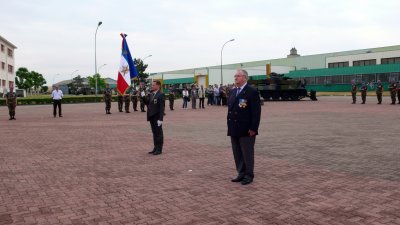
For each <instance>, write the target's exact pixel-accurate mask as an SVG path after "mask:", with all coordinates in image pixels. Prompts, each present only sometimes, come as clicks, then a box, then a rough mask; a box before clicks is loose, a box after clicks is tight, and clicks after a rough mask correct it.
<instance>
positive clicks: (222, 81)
mask: <svg viewBox="0 0 400 225" xmlns="http://www.w3.org/2000/svg"><path fill="white" fill-rule="evenodd" d="M234 40H235V39H231V40H229V41H227V42H225V44H224V45H222V48H221V84H223V83H224V79H223V77H222V51H223V50H224V47H225V45H226V44H228V43H229V42H231V41H234Z"/></svg>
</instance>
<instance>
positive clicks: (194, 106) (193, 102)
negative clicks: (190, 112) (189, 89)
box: [192, 98, 196, 109]
mask: <svg viewBox="0 0 400 225" xmlns="http://www.w3.org/2000/svg"><path fill="white" fill-rule="evenodd" d="M192 109H196V98H192Z"/></svg>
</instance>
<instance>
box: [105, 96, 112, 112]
mask: <svg viewBox="0 0 400 225" xmlns="http://www.w3.org/2000/svg"><path fill="white" fill-rule="evenodd" d="M104 102H105V103H106V113H107V114H109V113H110V109H111V99H107V100H105V101H104ZM110 114H111V113H110Z"/></svg>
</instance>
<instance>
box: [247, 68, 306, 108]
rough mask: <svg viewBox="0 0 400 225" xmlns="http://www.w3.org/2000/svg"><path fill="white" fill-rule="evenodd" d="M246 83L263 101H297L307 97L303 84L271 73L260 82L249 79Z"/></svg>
mask: <svg viewBox="0 0 400 225" xmlns="http://www.w3.org/2000/svg"><path fill="white" fill-rule="evenodd" d="M248 83H249V84H250V85H252V86H253V87H255V88H256V89H257V90H258V92H259V93H260V95H261V96H262V97H263V98H264V101H271V100H272V101H279V100H283V101H288V100H291V101H297V100H300V99H302V98H304V97H309V95H308V94H307V90H306V88H305V83H303V82H302V81H300V80H294V79H292V78H290V77H285V76H284V75H283V74H277V73H271V74H270V76H269V78H267V76H266V77H265V79H262V80H253V79H251V77H250V80H249V81H248Z"/></svg>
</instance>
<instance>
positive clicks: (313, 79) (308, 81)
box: [304, 77, 315, 85]
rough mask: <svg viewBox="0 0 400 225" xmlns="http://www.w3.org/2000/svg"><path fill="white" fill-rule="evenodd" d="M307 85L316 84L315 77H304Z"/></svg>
mask: <svg viewBox="0 0 400 225" xmlns="http://www.w3.org/2000/svg"><path fill="white" fill-rule="evenodd" d="M304 80H305V81H306V84H307V85H309V84H310V85H311V84H315V77H304Z"/></svg>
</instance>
